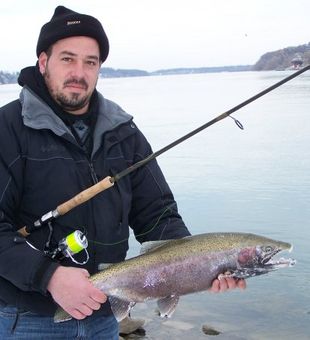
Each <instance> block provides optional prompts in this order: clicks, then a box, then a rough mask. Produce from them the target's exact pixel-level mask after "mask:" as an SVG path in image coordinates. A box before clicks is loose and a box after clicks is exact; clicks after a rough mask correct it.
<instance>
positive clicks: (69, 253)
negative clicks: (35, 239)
mask: <svg viewBox="0 0 310 340" xmlns="http://www.w3.org/2000/svg"><path fill="white" fill-rule="evenodd" d="M87 247H88V240H87V238H86V235H85V234H84V233H82V232H81V231H80V230H75V231H74V232H73V233H71V234H69V235H68V236H66V237H64V238H63V239H61V240H60V241H59V242H58V246H57V247H56V248H54V249H47V250H45V253H46V254H47V255H48V256H50V257H51V258H52V259H57V260H62V259H64V258H65V257H66V258H70V259H71V261H73V262H74V263H76V264H79V265H83V264H85V263H87V262H88V260H89V254H88V251H87ZM83 250H84V252H85V260H84V261H82V262H79V261H77V260H76V259H75V258H74V255H76V254H78V253H80V252H81V251H83Z"/></svg>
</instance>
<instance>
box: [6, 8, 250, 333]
mask: <svg viewBox="0 0 310 340" xmlns="http://www.w3.org/2000/svg"><path fill="white" fill-rule="evenodd" d="M108 52H109V43H108V39H107V37H106V34H105V32H104V30H103V28H102V26H101V24H100V22H99V21H98V20H97V19H95V18H93V17H91V16H88V15H84V14H79V13H76V12H73V11H71V10H69V9H67V8H65V7H62V6H59V7H57V8H56V10H55V13H54V15H53V17H52V18H51V20H50V21H49V22H48V23H46V24H45V25H44V26H43V27H42V29H41V32H40V35H39V39H38V43H37V56H38V63H37V65H36V66H35V67H28V68H25V69H23V70H22V71H21V73H20V76H19V84H20V85H21V86H23V89H22V91H21V95H20V99H19V100H16V101H13V102H11V103H9V104H8V105H6V106H4V107H2V108H1V110H0V129H1V131H0V143H1V146H2V147H1V150H0V160H1V162H0V302H1V306H2V307H1V310H0V312H1V316H2V317H1V319H0V338H13V339H14V338H15V339H65V338H74V337H89V338H92V339H118V324H117V322H116V320H115V318H114V316H113V315H112V312H111V310H110V307H109V303H108V302H107V301H106V300H107V297H106V296H105V294H104V292H102V291H100V290H98V289H97V288H95V287H94V286H93V285H92V284H91V283H90V281H89V280H88V277H89V275H91V274H93V273H95V272H97V271H98V267H99V266H100V264H102V263H115V262H119V261H122V260H124V258H125V256H126V252H127V249H128V237H129V228H128V226H129V225H130V226H131V228H132V229H133V231H134V233H135V236H136V238H137V240H138V241H140V242H144V241H149V240H158V239H170V238H180V237H184V236H187V235H189V231H188V230H187V228H186V227H185V225H184V223H183V221H182V219H181V217H180V215H179V214H178V211H177V207H176V203H175V201H174V198H173V195H172V193H171V191H170V189H169V187H168V185H167V183H166V181H165V179H164V177H163V175H162V172H161V170H160V169H159V167H158V165H157V163H156V161H155V160H154V161H152V162H150V163H149V164H148V165H146V166H144V167H141V168H140V169H138V170H136V171H135V172H133V173H132V174H131V175H128V176H126V177H124V178H123V179H122V180H121V181H119V182H117V183H116V184H115V185H114V186H113V187H112V188H110V189H109V190H106V191H104V192H102V193H100V194H98V195H97V196H95V197H94V198H93V199H91V200H89V201H88V202H86V203H84V204H82V205H80V206H78V207H77V208H75V209H73V210H72V211H70V212H69V213H67V214H65V215H63V216H61V217H59V218H57V219H55V220H53V221H51V222H50V223H46V225H44V224H43V225H42V227H41V228H38V229H37V230H36V231H34V232H32V233H31V234H30V235H29V236H28V237H27V239H24V238H21V237H19V236H18V235H19V234H18V232H17V231H18V230H19V229H20V228H21V227H23V226H25V225H33V223H34V222H35V221H36V220H37V219H38V218H39V217H41V216H42V215H43V214H45V213H46V212H48V211H50V210H52V209H54V208H55V207H57V206H58V205H59V204H60V203H62V202H64V201H66V200H68V199H70V198H71V197H73V196H74V195H76V194H77V193H78V192H80V191H82V190H84V189H86V188H88V187H90V186H91V185H93V184H95V183H97V182H98V181H99V180H101V179H102V178H105V177H106V176H108V175H113V174H116V173H118V172H120V171H121V170H124V169H125V168H127V167H128V166H130V165H131V164H134V163H136V162H137V161H139V160H141V159H143V158H145V157H146V156H148V155H149V154H150V153H151V152H152V151H151V148H150V146H149V144H148V142H147V141H146V139H145V137H144V136H143V135H142V133H141V132H140V131H139V129H138V128H137V127H136V125H135V124H134V123H133V120H132V117H131V116H130V115H128V114H127V113H126V112H124V111H123V110H122V109H121V108H120V107H119V106H118V105H116V104H115V103H113V102H111V101H109V100H107V99H105V98H104V97H103V96H102V95H101V94H99V93H98V92H97V91H96V83H97V79H98V75H99V70H100V67H101V64H102V63H103V62H104V61H105V59H106V58H107V56H108ZM3 146H5V148H4V147H3ZM74 230H81V231H82V232H83V233H85V234H87V238H88V240H89V246H88V248H87V250H88V253H89V255H90V257H89V260H88V261H84V257H85V254H84V252H83V251H82V252H81V253H79V254H77V255H75V262H76V263H75V262H73V261H72V260H71V259H70V258H69V257H64V258H54V257H53V256H52V255H51V254H54V253H53V250H55V249H57V246H58V244H59V242H60V241H61V240H63V239H64V238H65V237H66V236H67V235H69V234H70V233H72V231H74ZM84 262H86V263H84ZM236 286H239V287H241V288H242V287H244V286H245V284H244V281H239V282H235V281H234V280H232V279H227V280H225V279H224V280H221V282H220V281H219V280H215V281H214V283H213V286H212V288H211V290H212V291H214V292H217V291H224V290H226V289H229V288H235V287H236ZM57 305H60V306H61V307H62V308H63V309H64V310H65V311H67V312H68V313H69V314H71V315H72V316H73V318H74V319H73V320H71V321H68V322H64V323H62V324H54V322H53V314H54V312H55V310H56V308H57Z"/></svg>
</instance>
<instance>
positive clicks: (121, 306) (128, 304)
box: [109, 296, 135, 322]
mask: <svg viewBox="0 0 310 340" xmlns="http://www.w3.org/2000/svg"><path fill="white" fill-rule="evenodd" d="M109 302H110V305H111V309H112V312H113V314H114V316H115V319H116V320H117V321H118V322H120V321H121V320H123V319H124V318H125V317H126V316H127V315H128V314H129V311H130V309H131V308H132V307H133V306H134V305H135V302H133V301H125V300H122V299H119V298H117V297H115V296H109Z"/></svg>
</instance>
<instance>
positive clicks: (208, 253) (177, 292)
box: [54, 233, 295, 322]
mask: <svg viewBox="0 0 310 340" xmlns="http://www.w3.org/2000/svg"><path fill="white" fill-rule="evenodd" d="M291 248H292V247H291V245H290V244H289V243H286V242H281V241H276V240H272V239H269V238H266V237H263V236H259V235H255V234H247V233H207V234H200V235H195V236H189V237H185V238H182V239H177V240H169V241H155V242H147V243H144V244H143V245H142V254H141V255H139V256H136V257H133V258H130V259H128V260H126V261H123V262H121V263H117V264H113V265H111V266H109V267H108V268H106V269H105V270H103V271H101V272H98V273H97V274H95V275H93V276H91V277H90V280H91V281H92V282H93V284H94V285H95V286H96V287H98V288H99V289H100V290H102V291H103V292H104V293H105V294H106V295H107V296H108V299H109V302H110V304H111V309H112V311H113V313H114V315H115V317H116V319H117V320H118V321H120V320H122V319H123V318H125V317H126V316H127V315H128V313H129V311H130V309H131V308H132V306H133V305H134V304H135V303H137V302H143V301H147V300H151V299H156V300H157V304H158V309H159V312H160V315H161V316H171V314H172V313H173V312H174V310H175V308H176V306H177V303H178V300H179V297H180V296H182V295H185V294H189V293H194V292H200V291H204V290H207V289H208V288H210V287H211V283H212V281H213V280H214V279H216V278H217V277H219V276H220V275H224V276H225V275H226V276H232V277H235V278H248V277H251V276H256V275H261V274H266V273H268V272H270V271H273V270H276V269H278V268H283V267H288V266H292V265H294V264H295V260H293V259H290V258H288V259H284V258H280V259H278V260H273V259H272V258H273V256H274V255H276V254H277V253H279V252H280V251H282V250H289V251H290V250H291ZM70 318H71V316H70V315H69V314H67V313H66V312H65V311H63V310H61V309H60V310H58V311H57V312H56V314H55V318H54V320H55V322H61V321H65V320H69V319H70Z"/></svg>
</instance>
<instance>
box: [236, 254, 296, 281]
mask: <svg viewBox="0 0 310 340" xmlns="http://www.w3.org/2000/svg"><path fill="white" fill-rule="evenodd" d="M281 251H282V249H277V250H274V251H272V252H271V253H269V254H268V255H267V254H264V255H263V256H262V257H261V258H260V259H259V260H258V261H257V262H253V263H252V264H251V265H249V266H246V267H241V268H237V269H236V270H234V271H233V272H232V273H231V276H232V277H235V278H238V279H246V278H249V277H253V276H259V275H263V274H267V273H269V272H271V271H275V270H278V269H280V268H286V267H293V266H294V265H295V264H296V260H295V259H292V258H284V257H281V258H278V259H277V258H274V256H275V255H277V254H278V253H280V252H281Z"/></svg>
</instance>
